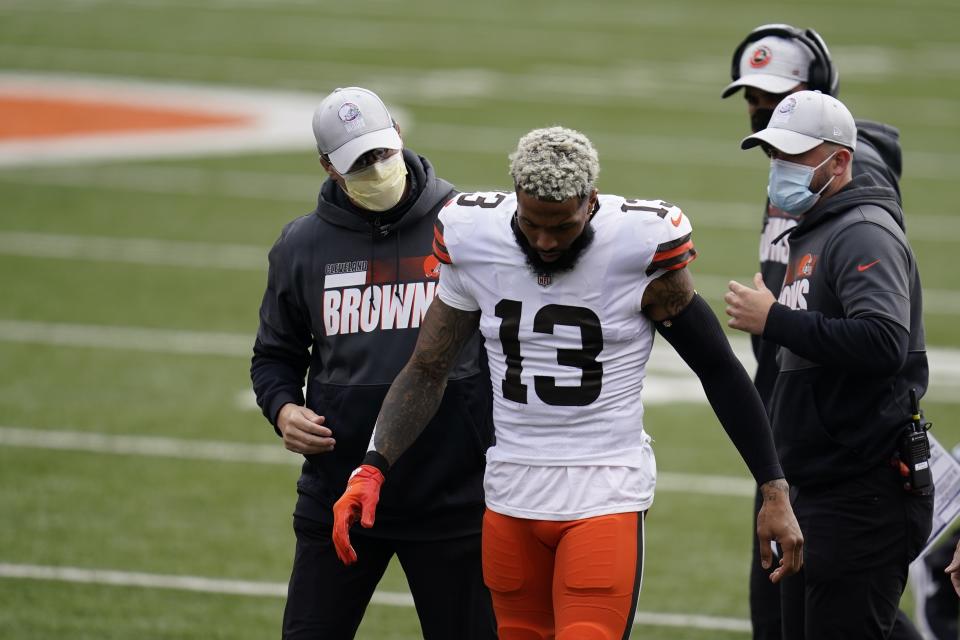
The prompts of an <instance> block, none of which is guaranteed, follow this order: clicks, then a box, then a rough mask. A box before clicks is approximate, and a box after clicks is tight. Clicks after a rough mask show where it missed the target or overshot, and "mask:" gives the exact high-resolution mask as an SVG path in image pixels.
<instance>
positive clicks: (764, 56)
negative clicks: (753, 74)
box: [750, 47, 773, 69]
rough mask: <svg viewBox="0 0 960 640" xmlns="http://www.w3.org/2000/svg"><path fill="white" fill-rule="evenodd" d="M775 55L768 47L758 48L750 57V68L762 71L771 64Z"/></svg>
mask: <svg viewBox="0 0 960 640" xmlns="http://www.w3.org/2000/svg"><path fill="white" fill-rule="evenodd" d="M772 58H773V54H772V53H771V52H770V49H768V48H767V47H757V48H756V49H755V50H754V52H753V53H752V54H751V55H750V66H751V67H753V68H754V69H760V68H761V67H765V66H767V65H768V64H770V60H771V59H772Z"/></svg>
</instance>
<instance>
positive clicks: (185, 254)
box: [0, 221, 960, 315]
mask: <svg viewBox="0 0 960 640" xmlns="http://www.w3.org/2000/svg"><path fill="white" fill-rule="evenodd" d="M717 222H718V224H717V225H715V226H729V225H721V224H719V221H717ZM705 226H714V225H705ZM941 235H943V234H941ZM958 239H960V238H958ZM268 251H269V248H268V247H266V246H262V247H261V246H256V245H236V244H219V243H217V244H214V243H205V242H179V241H171V240H156V239H153V238H107V237H102V236H77V235H66V234H52V233H33V232H26V231H0V256H4V255H7V256H21V257H29V258H51V259H65V260H90V261H95V262H117V263H127V264H146V265H158V266H171V267H191V268H218V269H235V270H245V271H246V270H249V271H265V270H266V266H267V252H268ZM695 277H696V281H697V286H698V287H699V289H700V291H701V293H702V294H704V295H705V296H707V297H708V298H717V299H719V298H720V297H721V296H722V293H723V292H725V291H726V288H727V282H728V281H729V280H730V278H724V277H721V276H716V275H709V274H700V273H698V274H696V276H695ZM923 301H924V311H925V312H927V313H935V314H943V315H960V291H949V290H943V289H927V288H925V289H924V291H923Z"/></svg>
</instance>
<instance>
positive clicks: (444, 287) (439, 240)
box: [433, 206, 480, 311]
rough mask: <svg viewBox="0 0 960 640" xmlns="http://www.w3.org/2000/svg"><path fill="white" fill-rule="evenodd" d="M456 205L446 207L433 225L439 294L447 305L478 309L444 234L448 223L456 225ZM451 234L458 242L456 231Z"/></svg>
mask: <svg viewBox="0 0 960 640" xmlns="http://www.w3.org/2000/svg"><path fill="white" fill-rule="evenodd" d="M455 208H456V207H455V206H452V207H451V206H448V207H445V208H444V209H443V210H442V211H441V212H440V215H439V216H437V220H436V222H435V223H434V226H433V255H434V256H436V258H437V260H439V261H440V284H439V285H438V286H437V296H438V297H439V298H440V299H441V300H442V301H443V302H444V303H445V304H447V305H449V306H451V307H453V308H454V309H460V310H461V311H476V310H478V309H479V308H480V304H479V303H478V302H477V299H476V298H475V297H474V296H473V294H472V293H471V292H470V290H469V288H468V287H467V286H466V284H465V282H464V278H463V277H462V275H461V273H460V272H461V269H460V268H459V267H458V266H457V265H456V264H454V261H453V256H452V255H451V250H450V248H449V247H448V246H447V240H446V237H445V235H444V232H445V229H446V228H447V223H449V224H451V225H453V226H454V227H455V226H456V221H457V218H456V215H455V214H454V210H455ZM455 231H456V230H455V229H454V232H453V233H451V234H450V237H451V240H453V241H454V243H456V233H455Z"/></svg>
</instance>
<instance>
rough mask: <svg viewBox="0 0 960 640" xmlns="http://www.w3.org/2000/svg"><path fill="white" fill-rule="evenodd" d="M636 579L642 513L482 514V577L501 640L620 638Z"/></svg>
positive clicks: (628, 623) (629, 620)
mask: <svg viewBox="0 0 960 640" xmlns="http://www.w3.org/2000/svg"><path fill="white" fill-rule="evenodd" d="M642 578H643V514H642V513H636V512H633V513H617V514H612V515H606V516H597V517H595V518H586V519H583V520H567V521H561V522H554V521H548V520H526V519H522V518H512V517H510V516H505V515H502V514H499V513H495V512H493V511H490V510H489V509H487V512H486V513H485V514H484V516H483V579H484V582H486V584H487V587H489V589H490V595H491V596H492V597H493V609H494V612H495V613H496V616H497V630H498V632H499V636H500V640H553V639H556V640H625V639H626V638H629V637H630V630H631V628H632V626H633V616H634V614H635V612H636V608H637V596H638V595H639V594H640V583H641V580H642Z"/></svg>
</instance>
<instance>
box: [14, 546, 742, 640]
mask: <svg viewBox="0 0 960 640" xmlns="http://www.w3.org/2000/svg"><path fill="white" fill-rule="evenodd" d="M0 578H8V579H27V580H47V581H53V582H70V583H80V584H98V585H109V586H120V587H139V588H147V589H173V590H176V591H192V592H198V593H215V594H225V595H239V596H252V597H261V598H285V597H286V595H287V585H286V584H285V583H282V582H258V581H253V580H226V579H223V578H207V577H203V576H183V575H163V574H157V573H142V572H134V571H114V570H107V569H83V568H79V567H58V566H44V565H35V564H12V563H0ZM371 602H372V603H373V604H378V605H384V606H391V607H412V606H413V598H412V597H411V595H410V594H409V593H403V592H396V591H376V592H375V593H374V594H373V599H372V600H371ZM634 624H635V625H642V626H654V627H680V628H694V629H707V630H715V631H742V632H745V633H746V632H749V631H750V621H749V620H744V619H741V618H722V617H715V616H705V615H699V614H684V613H658V612H653V611H638V612H637V614H636V617H635V618H634Z"/></svg>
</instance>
